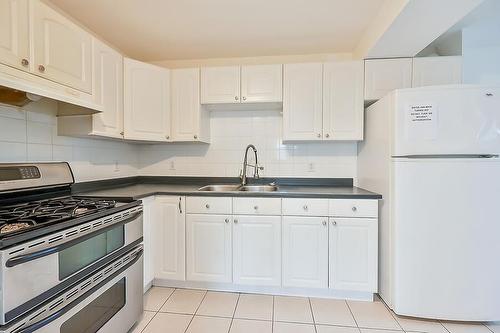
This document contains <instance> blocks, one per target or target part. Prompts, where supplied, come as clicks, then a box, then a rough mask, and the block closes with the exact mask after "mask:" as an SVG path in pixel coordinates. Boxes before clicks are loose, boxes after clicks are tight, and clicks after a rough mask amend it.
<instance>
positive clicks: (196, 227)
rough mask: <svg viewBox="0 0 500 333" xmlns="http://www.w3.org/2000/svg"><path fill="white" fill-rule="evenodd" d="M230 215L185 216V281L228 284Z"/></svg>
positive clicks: (230, 242) (230, 252)
mask: <svg viewBox="0 0 500 333" xmlns="http://www.w3.org/2000/svg"><path fill="white" fill-rule="evenodd" d="M231 221H232V220H231V215H208V214H187V215H186V251H187V252H186V254H187V257H186V265H187V267H186V268H187V269H186V270H187V279H188V280H191V281H205V282H231V281H232V240H231V238H232V237H231V234H232V233H231V225H232V223H231Z"/></svg>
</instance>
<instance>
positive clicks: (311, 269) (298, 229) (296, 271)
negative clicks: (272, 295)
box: [283, 216, 328, 288]
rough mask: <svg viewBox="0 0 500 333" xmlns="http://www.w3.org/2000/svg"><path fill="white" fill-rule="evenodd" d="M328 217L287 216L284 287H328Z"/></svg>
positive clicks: (284, 228) (285, 220)
mask: <svg viewBox="0 0 500 333" xmlns="http://www.w3.org/2000/svg"><path fill="white" fill-rule="evenodd" d="M327 220H328V218H327V217H310V216H300V217H296V216H283V286H284V287H303V288H327V287H328V222H327Z"/></svg>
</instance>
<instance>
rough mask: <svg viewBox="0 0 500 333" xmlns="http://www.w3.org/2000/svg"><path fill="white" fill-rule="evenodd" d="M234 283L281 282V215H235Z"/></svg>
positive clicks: (272, 283) (267, 283)
mask: <svg viewBox="0 0 500 333" xmlns="http://www.w3.org/2000/svg"><path fill="white" fill-rule="evenodd" d="M233 275H234V277H233V282H234V283H236V284H245V285H266V286H280V285H281V216H256V215H235V216H234V218H233Z"/></svg>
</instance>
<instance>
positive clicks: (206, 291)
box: [184, 290, 208, 333]
mask: <svg viewBox="0 0 500 333" xmlns="http://www.w3.org/2000/svg"><path fill="white" fill-rule="evenodd" d="M207 293H208V290H205V295H203V298H202V299H201V302H200V304H198V307H197V308H196V310H195V311H194V314H193V316H192V317H191V320H190V321H189V324H188V325H187V327H186V330H185V331H184V333H186V332H187V330H188V329H189V326H191V323H192V322H193V319H194V317H195V316H196V313H197V312H198V309H199V308H200V306H201V303H203V301H204V300H205V297H207Z"/></svg>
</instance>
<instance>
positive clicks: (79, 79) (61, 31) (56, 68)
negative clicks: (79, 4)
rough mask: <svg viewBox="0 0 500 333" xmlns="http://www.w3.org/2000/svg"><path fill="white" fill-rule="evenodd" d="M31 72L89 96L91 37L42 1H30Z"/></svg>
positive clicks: (90, 90) (90, 88) (90, 87)
mask: <svg viewBox="0 0 500 333" xmlns="http://www.w3.org/2000/svg"><path fill="white" fill-rule="evenodd" d="M31 5H32V6H31V8H32V11H33V12H32V16H31V17H32V22H31V24H32V28H33V29H32V31H33V36H32V37H33V45H34V49H33V54H34V57H33V59H34V63H33V66H34V68H35V69H34V72H35V73H36V74H37V75H40V76H42V77H44V78H47V79H50V80H52V81H55V82H58V83H61V84H64V85H67V86H69V87H71V88H75V89H78V90H81V91H84V92H86V93H89V94H90V93H92V38H91V36H90V34H88V33H87V32H86V31H84V30H83V29H81V28H80V27H79V26H78V25H76V24H75V23H73V22H71V21H70V20H68V19H67V18H65V17H64V16H62V15H61V14H59V13H58V12H56V11H55V10H53V9H52V8H50V7H49V6H47V5H46V4H44V3H43V2H42V1H32V2H31Z"/></svg>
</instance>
